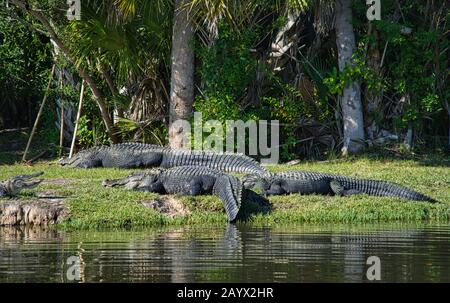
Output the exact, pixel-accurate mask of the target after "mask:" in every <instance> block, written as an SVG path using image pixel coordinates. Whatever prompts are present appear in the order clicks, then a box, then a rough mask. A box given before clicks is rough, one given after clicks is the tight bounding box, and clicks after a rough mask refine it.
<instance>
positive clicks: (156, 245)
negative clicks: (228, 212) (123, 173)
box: [0, 224, 450, 282]
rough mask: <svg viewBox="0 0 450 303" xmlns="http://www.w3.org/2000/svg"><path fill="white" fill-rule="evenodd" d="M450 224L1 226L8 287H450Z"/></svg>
mask: <svg viewBox="0 0 450 303" xmlns="http://www.w3.org/2000/svg"><path fill="white" fill-rule="evenodd" d="M449 244H450V225H448V224H446V225H426V224H420V225H403V224H397V225H363V226H348V225H347V226H346V225H337V226H336V225H334V226H332V225H330V226H311V225H294V226H284V227H259V228H257V227H252V226H248V225H237V226H236V225H228V226H226V227H198V228H192V227H183V228H174V229H159V230H158V229H152V230H141V231H123V230H122V231H82V232H64V231H56V230H45V229H33V228H31V229H30V228H0V282H31V281H39V282H48V281H53V282H70V281H68V278H67V271H68V270H69V265H68V264H67V263H66V261H67V258H69V257H70V256H77V257H78V258H79V260H80V261H81V264H80V265H81V266H80V278H81V282H102V281H108V282H113V281H114V282H115V281H124V282H134V281H146V282H204V281H211V282H223V281H225V282H271V281H276V282H319V281H320V282H339V281H346V282H356V281H366V271H367V268H368V265H366V260H367V258H368V257H370V256H378V257H379V258H380V259H381V279H382V281H386V282H387V281H397V282H407V281H446V282H450V278H449V274H450V251H449V248H450V246H449Z"/></svg>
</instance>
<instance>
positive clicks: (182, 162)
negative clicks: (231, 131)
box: [60, 143, 269, 176]
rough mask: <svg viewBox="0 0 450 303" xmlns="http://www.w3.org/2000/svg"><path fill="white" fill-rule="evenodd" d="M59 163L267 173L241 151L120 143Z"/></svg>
mask: <svg viewBox="0 0 450 303" xmlns="http://www.w3.org/2000/svg"><path fill="white" fill-rule="evenodd" d="M60 164H61V165H67V166H71V167H81V168H91V167H117V168H140V167H161V168H171V167H177V166H205V167H209V168H212V169H217V170H221V171H224V172H235V173H246V174H251V173H255V174H258V175H262V176H264V175H268V174H269V173H268V171H267V170H266V169H265V168H263V167H261V166H260V165H259V163H258V162H257V161H255V160H254V159H252V158H250V157H248V156H245V155H243V154H236V153H216V152H212V151H198V150H192V151H191V150H176V149H171V148H169V147H162V146H158V145H152V144H141V143H122V144H114V145H111V146H97V147H92V148H90V149H86V150H83V151H81V152H79V153H78V154H76V155H75V156H74V157H72V158H70V159H69V158H66V159H62V160H61V161H60Z"/></svg>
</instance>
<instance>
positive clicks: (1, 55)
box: [0, 8, 51, 126]
mask: <svg viewBox="0 0 450 303" xmlns="http://www.w3.org/2000/svg"><path fill="white" fill-rule="evenodd" d="M46 40H47V39H46V38H45V37H43V36H41V35H38V34H36V33H35V32H33V31H31V30H30V29H28V28H27V27H26V26H25V25H24V24H23V23H21V22H19V21H18V20H14V19H12V18H10V17H9V15H8V14H7V13H6V11H5V10H4V9H3V8H1V9H0V59H1V60H0V108H1V109H2V110H1V111H0V120H3V121H5V123H7V122H8V124H9V125H13V126H19V125H26V123H27V122H28V121H27V118H29V119H30V118H31V117H27V114H28V110H27V107H28V106H29V105H28V103H31V104H35V105H37V104H36V103H37V102H38V101H40V100H42V96H43V92H44V88H45V86H46V84H47V81H48V75H49V69H50V65H51V63H50V60H49V55H50V52H49V49H50V48H49V45H48V44H46V43H45V42H47V41H46ZM36 107H37V106H35V107H34V108H32V109H31V110H32V111H34V109H35V108H36Z"/></svg>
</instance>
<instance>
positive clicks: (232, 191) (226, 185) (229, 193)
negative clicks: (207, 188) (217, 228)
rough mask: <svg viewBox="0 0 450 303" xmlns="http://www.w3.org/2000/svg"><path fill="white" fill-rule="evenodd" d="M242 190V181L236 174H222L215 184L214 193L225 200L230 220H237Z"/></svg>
mask: <svg viewBox="0 0 450 303" xmlns="http://www.w3.org/2000/svg"><path fill="white" fill-rule="evenodd" d="M242 190H243V188H242V182H241V181H240V180H239V178H237V177H235V176H230V175H223V176H220V177H218V178H217V180H216V182H215V184H214V188H213V193H214V194H215V195H216V196H218V197H219V198H220V199H221V200H222V201H223V204H224V206H225V211H226V213H227V217H228V221H229V222H233V221H235V220H236V217H237V215H238V213H239V209H240V207H241V201H242Z"/></svg>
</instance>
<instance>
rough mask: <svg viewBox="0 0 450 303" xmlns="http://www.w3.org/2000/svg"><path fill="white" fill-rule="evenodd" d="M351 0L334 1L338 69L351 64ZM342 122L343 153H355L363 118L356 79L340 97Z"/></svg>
mask: <svg viewBox="0 0 450 303" xmlns="http://www.w3.org/2000/svg"><path fill="white" fill-rule="evenodd" d="M351 4H352V1H351V0H338V1H337V2H336V44H337V50H338V63H339V70H340V71H343V70H344V68H345V66H346V65H347V64H352V56H353V53H354V51H355V48H356V45H355V34H354V33H353V25H352V9H351ZM340 103H341V108H342V118H343V124H344V142H345V143H344V147H343V149H342V153H343V154H347V153H357V152H360V151H361V150H362V148H363V147H364V145H363V142H362V141H363V140H364V120H363V110H362V105H361V88H360V85H359V83H357V82H356V81H354V82H352V83H350V84H348V85H347V86H346V87H345V88H344V91H343V93H342V96H341V98H340Z"/></svg>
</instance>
